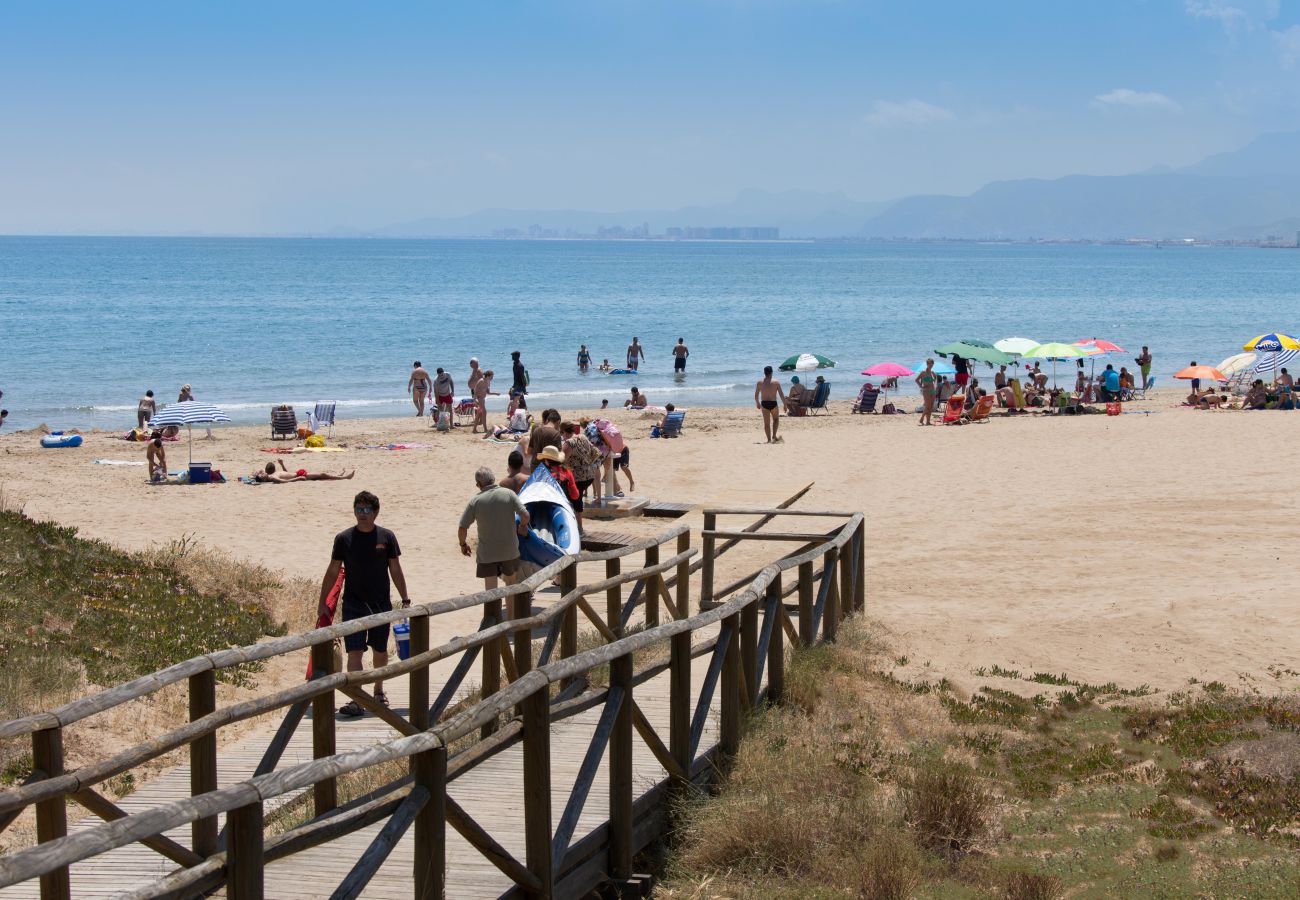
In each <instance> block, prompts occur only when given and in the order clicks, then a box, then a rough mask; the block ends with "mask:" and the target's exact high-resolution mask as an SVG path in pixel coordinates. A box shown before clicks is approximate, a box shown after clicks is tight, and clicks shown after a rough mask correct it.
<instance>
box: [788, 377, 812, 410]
mask: <svg viewBox="0 0 1300 900" xmlns="http://www.w3.org/2000/svg"><path fill="white" fill-rule="evenodd" d="M808 399H809V398H808V388H806V387H804V386H803V385H802V384H800V383H799V376H798V375H795V376H793V377H792V378H791V379H790V393H789V394H786V397H785V413H786V415H788V416H802V415H803V414H804V412H806V410H807V406H808Z"/></svg>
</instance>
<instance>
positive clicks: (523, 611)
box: [510, 591, 533, 716]
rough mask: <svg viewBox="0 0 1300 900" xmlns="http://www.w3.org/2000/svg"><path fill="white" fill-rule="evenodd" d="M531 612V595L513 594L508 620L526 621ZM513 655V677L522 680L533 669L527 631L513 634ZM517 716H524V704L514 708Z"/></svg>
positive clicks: (531, 647) (529, 639)
mask: <svg viewBox="0 0 1300 900" xmlns="http://www.w3.org/2000/svg"><path fill="white" fill-rule="evenodd" d="M532 611H533V593H532V591H525V592H523V593H522V594H515V595H514V596H513V597H511V598H510V618H511V619H514V620H516V621H518V620H519V619H526V618H528V617H529V616H530V615H532ZM514 639H515V640H514V644H515V648H514V655H515V677H516V678H523V677H524V675H525V674H526V673H527V672H528V671H529V670H530V669H532V667H533V633H532V631H531V630H529V629H526V628H525V629H522V630H519V631H516V632H515V633H514ZM515 712H516V713H517V714H518V715H521V716H522V715H523V714H524V704H523V703H520V704H519V705H518V706H516V707H515Z"/></svg>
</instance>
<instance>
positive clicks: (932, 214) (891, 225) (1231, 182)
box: [861, 132, 1300, 240]
mask: <svg viewBox="0 0 1300 900" xmlns="http://www.w3.org/2000/svg"><path fill="white" fill-rule="evenodd" d="M1298 215H1300V132H1293V133H1286V134H1270V135H1264V136H1261V137H1260V138H1258V139H1256V140H1255V141H1252V142H1251V143H1250V144H1248V145H1246V146H1245V147H1243V148H1241V149H1240V150H1236V151H1233V152H1231V153H1220V154H1217V155H1215V156H1211V157H1209V158H1207V159H1205V160H1203V161H1202V162H1200V163H1197V164H1196V165H1193V166H1188V167H1186V168H1183V169H1179V170H1167V169H1154V170H1150V171H1148V172H1144V173H1142V174H1137V175H1118V176H1087V175H1070V176H1066V177H1064V178H1057V179H1052V180H1042V179H1023V180H1018V181H999V182H994V183H992V184H989V185H986V186H985V187H983V188H981V189H980V190H978V191H976V192H975V193H974V194H971V195H970V196H968V197H948V196H922V197H908V198H905V199H903V200H900V201H898V202H897V203H895V204H893V205H892V206H891V207H890V208H889V209H887V210H885V211H884V212H883V213H881V214H880V215H878V216H876V217H874V218H872V219H870V220H869V221H867V222H866V224H865V226H864V227H863V228H862V229H861V231H862V233H865V234H866V235H868V236H871V237H882V238H954V239H1010V240H1024V239H1033V238H1037V239H1048V240H1089V239H1098V240H1110V239H1124V238H1148V239H1158V240H1165V239H1179V238H1211V239H1213V238H1222V237H1224V236H1231V237H1233V238H1237V239H1250V238H1262V237H1267V236H1268V235H1271V234H1283V235H1285V234H1287V233H1288V230H1287V228H1286V223H1288V222H1290V221H1292V220H1293V219H1294V218H1295V217H1296V216H1298ZM1260 223H1266V224H1262V225H1261V224H1260Z"/></svg>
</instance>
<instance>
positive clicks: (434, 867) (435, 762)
mask: <svg viewBox="0 0 1300 900" xmlns="http://www.w3.org/2000/svg"><path fill="white" fill-rule="evenodd" d="M414 632H415V630H414V629H412V633H411V637H412V640H414V638H415V633H414ZM411 774H412V775H413V776H414V777H415V784H416V786H417V787H423V788H425V789H426V790H428V792H429V802H428V803H426V804H424V809H422V810H420V812H419V813H418V814H416V817H415V824H414V832H415V833H414V836H413V841H414V847H413V850H414V851H415V852H414V855H415V871H414V876H415V900H443V897H445V896H446V893H447V748H446V747H437V748H435V749H433V750H426V751H425V752H423V753H417V754H415V755H414V756H412V757H411Z"/></svg>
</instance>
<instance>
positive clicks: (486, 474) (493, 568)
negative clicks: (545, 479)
mask: <svg viewBox="0 0 1300 900" xmlns="http://www.w3.org/2000/svg"><path fill="white" fill-rule="evenodd" d="M474 483H475V484H477V485H478V493H477V494H475V495H474V496H473V497H472V498H471V499H470V501H469V504H468V505H467V506H466V507H465V512H464V513H463V514H461V517H460V530H459V532H458V533H457V539H458V540H459V541H460V552H461V553H462V554H463V555H465V556H469V554H470V550H469V526H470V523H471V522H477V523H478V554H477V556H476V560H477V562H478V570H477V573H478V577H479V578H482V579H483V587H485V588H487V589H488V590H492V588H494V587H496V586H497V577H498V576H500V577H501V578H502V579H504V581H505V583H506V584H514V583H515V581H517V580H518V571H519V540H518V538H519V537H526V536H527V535H528V509H527V507H525V506H524V502H523V501H522V500H520V499H519V495H518V494H516V493H515V492H514V491H512V490H509V489H507V488H503V487H501V485H499V484H497V477H496V475H494V474H493V473H492V470H491V469H489V468H488V467H487V466H483V467H481V468H480V469H479V470H478V471H477V472H475V473H474ZM516 515H518V516H519V522H518V523H517V524H516V522H515V516H516Z"/></svg>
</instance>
